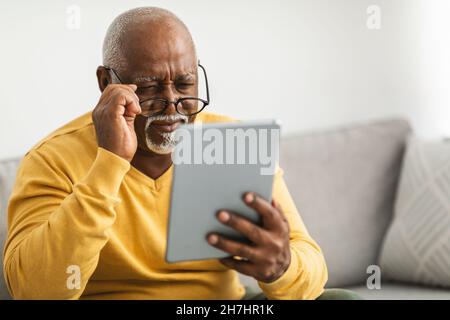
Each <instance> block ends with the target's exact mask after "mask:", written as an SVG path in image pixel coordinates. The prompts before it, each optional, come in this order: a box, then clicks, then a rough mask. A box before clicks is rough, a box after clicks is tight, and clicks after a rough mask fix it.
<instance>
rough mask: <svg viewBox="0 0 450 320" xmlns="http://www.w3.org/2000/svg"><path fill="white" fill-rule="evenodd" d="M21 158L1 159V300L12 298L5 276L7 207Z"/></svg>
mask: <svg viewBox="0 0 450 320" xmlns="http://www.w3.org/2000/svg"><path fill="white" fill-rule="evenodd" d="M19 161H20V160H19V159H10V160H3V161H0V248H1V249H0V251H1V252H2V254H1V256H0V262H1V268H0V300H4V299H10V295H9V292H8V289H7V288H6V284H5V279H4V276H3V246H4V242H5V238H6V231H7V229H6V224H7V221H6V207H7V205H8V198H9V195H10V193H11V188H12V186H13V184H14V179H15V177H16V171H17V167H18V165H19Z"/></svg>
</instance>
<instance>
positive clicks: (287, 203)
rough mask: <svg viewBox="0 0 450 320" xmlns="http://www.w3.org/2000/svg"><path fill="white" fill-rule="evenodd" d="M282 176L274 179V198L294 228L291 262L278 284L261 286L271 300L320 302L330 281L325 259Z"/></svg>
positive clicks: (261, 283) (271, 283)
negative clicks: (309, 300) (317, 299)
mask: <svg viewBox="0 0 450 320" xmlns="http://www.w3.org/2000/svg"><path fill="white" fill-rule="evenodd" d="M282 175H283V172H282V170H281V169H279V170H278V171H277V173H276V175H275V178H274V186H273V199H274V200H275V201H277V202H278V203H279V204H280V206H281V208H282V210H283V212H284V215H285V216H286V219H287V220H288V222H289V225H290V250H291V263H290V265H289V267H288V269H287V270H286V272H285V273H284V274H283V275H282V276H281V277H280V278H278V279H277V280H275V281H274V282H270V283H263V282H259V283H258V284H259V286H260V288H261V289H262V290H263V292H264V294H265V295H266V296H267V297H268V298H269V299H316V298H317V297H319V296H320V295H321V294H322V293H323V290H324V286H325V283H326V282H327V280H328V272H327V267H326V264H325V259H324V256H323V255H322V251H321V249H320V247H319V246H318V245H317V243H316V242H315V241H314V240H313V239H312V238H311V236H310V235H309V234H308V231H307V230H306V227H305V225H304V223H303V221H302V219H301V217H300V215H299V213H298V212H297V209H296V207H295V204H294V202H293V200H292V198H291V196H290V194H289V191H288V189H287V187H286V184H285V182H284V179H283V177H282Z"/></svg>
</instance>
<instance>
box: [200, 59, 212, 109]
mask: <svg viewBox="0 0 450 320" xmlns="http://www.w3.org/2000/svg"><path fill="white" fill-rule="evenodd" d="M198 66H199V67H200V68H202V70H203V74H204V75H205V84H206V99H207V100H208V103H209V85H208V76H207V75H206V70H205V68H204V67H203V66H202V65H201V64H200V60H198Z"/></svg>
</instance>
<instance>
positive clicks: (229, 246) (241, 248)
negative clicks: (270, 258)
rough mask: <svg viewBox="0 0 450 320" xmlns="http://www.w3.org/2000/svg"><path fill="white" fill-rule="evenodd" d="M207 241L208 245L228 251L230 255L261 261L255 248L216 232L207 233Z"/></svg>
mask: <svg viewBox="0 0 450 320" xmlns="http://www.w3.org/2000/svg"><path fill="white" fill-rule="evenodd" d="M207 239H208V242H209V244H210V245H212V246H214V247H216V248H217V249H220V250H222V251H225V252H227V253H229V254H230V255H231V256H237V257H242V258H245V259H248V260H250V261H261V260H262V259H261V257H260V255H259V254H258V252H257V250H256V249H255V248H252V247H250V246H248V245H246V244H244V243H241V242H237V241H233V240H230V239H227V238H225V237H223V236H221V235H218V234H214V233H213V234H209V235H208V237H207Z"/></svg>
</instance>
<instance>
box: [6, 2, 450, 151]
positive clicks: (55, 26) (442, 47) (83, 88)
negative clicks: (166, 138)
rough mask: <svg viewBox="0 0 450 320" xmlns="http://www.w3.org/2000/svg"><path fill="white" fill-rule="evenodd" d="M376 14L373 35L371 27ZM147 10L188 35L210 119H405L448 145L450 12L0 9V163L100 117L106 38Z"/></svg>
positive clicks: (311, 122) (332, 6)
mask: <svg viewBox="0 0 450 320" xmlns="http://www.w3.org/2000/svg"><path fill="white" fill-rule="evenodd" d="M372 4H375V5H378V6H379V7H380V9H381V29H380V30H369V29H368V28H367V26H366V21H367V19H368V14H367V13H366V10H367V8H368V6H369V5H372ZM71 5H77V6H79V8H80V9H81V25H80V29H78V30H70V29H69V28H67V26H66V24H67V20H68V18H69V14H67V13H66V9H67V8H68V7H69V6H71ZM146 5H156V6H161V7H164V8H167V9H169V10H172V11H173V12H175V13H176V14H177V15H178V16H179V17H180V18H181V19H182V20H184V21H185V23H186V24H187V25H188V27H189V28H190V30H191V32H192V34H193V37H194V40H195V41H196V44H197V48H198V53H199V57H200V58H201V61H202V63H203V64H204V65H205V67H206V68H207V71H208V75H209V79H210V82H211V94H212V101H213V102H212V105H211V106H210V108H209V110H210V111H215V112H218V113H222V114H228V115H231V116H234V117H237V118H241V119H250V118H269V117H276V118H279V119H281V120H282V122H283V124H284V127H283V130H284V133H291V132H309V131H311V130H314V131H316V130H321V129H328V128H330V127H335V126H341V125H347V124H351V123H355V122H361V121H364V122H365V121H369V120H373V119H383V118H387V117H391V116H401V117H406V118H407V119H409V120H410V121H411V123H412V124H413V127H414V129H415V131H416V133H417V134H419V135H421V136H423V137H427V138H431V137H433V138H434V137H440V136H442V135H450V107H449V102H450V94H449V88H450V41H449V40H450V39H449V37H450V36H449V34H450V32H449V30H450V19H448V16H449V15H450V1H445V0H377V1H365V0H308V1H301V0H282V1H279V0H270V1H256V0H255V1H252V0H246V1H242V0H241V1H238V0H232V1H230V0H229V1H211V0H210V1H206V0H190V1H183V0H168V1H118V0H115V1H106V0H103V1H87V0H78V1H77V0H73V1H61V0H58V1H49V0H43V1H23V0H15V1H5V0H2V1H1V2H0V24H1V25H0V41H1V45H0V63H1V65H0V71H1V72H0V110H1V116H0V139H1V140H0V142H1V144H0V158H9V157H13V156H18V155H21V154H23V153H24V152H25V151H26V150H28V149H29V148H30V147H31V146H32V145H34V144H35V143H36V142H37V141H38V140H40V139H41V138H42V137H44V136H45V135H47V134H48V133H49V132H51V131H52V130H54V129H55V128H57V127H59V126H61V125H63V124H64V123H66V122H67V121H69V120H71V119H73V118H74V117H77V116H79V115H81V114H82V113H84V112H87V111H88V110H90V109H92V108H93V107H94V106H95V104H96V102H97V100H98V97H99V91H98V87H97V83H96V78H95V70H96V67H97V66H98V65H99V64H101V46H102V41H103V37H104V34H105V32H106V28H107V27H108V25H109V23H110V22H111V21H112V19H113V18H114V17H115V16H116V15H118V14H119V13H121V12H123V11H125V10H127V9H130V8H133V7H136V6H146Z"/></svg>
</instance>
